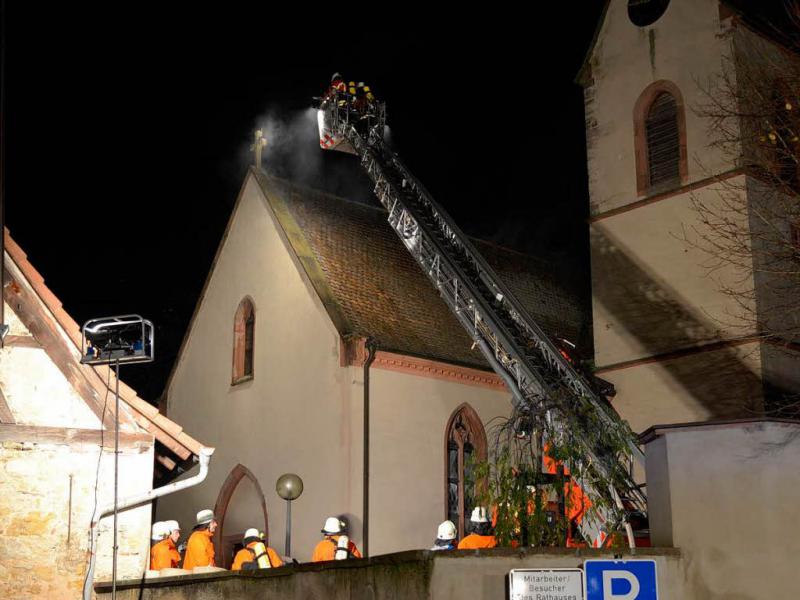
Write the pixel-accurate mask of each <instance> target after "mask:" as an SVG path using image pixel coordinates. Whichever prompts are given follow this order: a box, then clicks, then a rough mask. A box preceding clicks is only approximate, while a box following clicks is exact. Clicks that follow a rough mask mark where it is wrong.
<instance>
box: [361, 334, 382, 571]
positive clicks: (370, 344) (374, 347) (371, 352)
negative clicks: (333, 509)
mask: <svg viewBox="0 0 800 600" xmlns="http://www.w3.org/2000/svg"><path fill="white" fill-rule="evenodd" d="M364 346H365V347H366V349H367V360H365V361H364V482H363V483H362V488H363V490H364V510H363V515H364V518H363V523H362V531H363V537H364V558H367V557H368V556H369V368H370V367H371V366H372V362H373V361H374V360H375V353H376V352H377V351H378V344H377V342H376V341H375V340H373V339H372V338H367V340H366V342H364Z"/></svg>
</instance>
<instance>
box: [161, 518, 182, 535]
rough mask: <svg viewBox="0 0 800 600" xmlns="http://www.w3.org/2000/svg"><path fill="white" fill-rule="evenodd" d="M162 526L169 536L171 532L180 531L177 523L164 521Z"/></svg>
mask: <svg viewBox="0 0 800 600" xmlns="http://www.w3.org/2000/svg"><path fill="white" fill-rule="evenodd" d="M164 526H165V527H166V530H167V535H169V534H171V533H172V532H173V531H180V530H181V525H180V523H178V522H177V521H164Z"/></svg>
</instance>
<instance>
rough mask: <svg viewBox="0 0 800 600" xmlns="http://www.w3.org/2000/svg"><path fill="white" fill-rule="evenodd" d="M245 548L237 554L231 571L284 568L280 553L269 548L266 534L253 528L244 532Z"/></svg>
mask: <svg viewBox="0 0 800 600" xmlns="http://www.w3.org/2000/svg"><path fill="white" fill-rule="evenodd" d="M242 542H243V543H244V548H242V549H241V550H239V552H237V553H236V556H235V557H234V559H233V564H232V565H231V571H241V570H242V569H244V570H246V571H249V570H250V569H270V568H272V567H282V566H283V561H282V560H281V557H280V556H278V553H277V552H275V550H273V549H272V548H270V547H269V546H267V543H266V541H265V540H264V534H263V533H259V531H258V529H256V528H254V527H251V528H250V529H248V530H247V531H245V532H244V538H243V540H242Z"/></svg>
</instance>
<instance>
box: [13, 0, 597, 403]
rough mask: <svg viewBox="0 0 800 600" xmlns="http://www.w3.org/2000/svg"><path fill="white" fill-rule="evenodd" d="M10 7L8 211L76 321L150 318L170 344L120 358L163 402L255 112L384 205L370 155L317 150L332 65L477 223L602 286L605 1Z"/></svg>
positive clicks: (328, 182) (273, 138)
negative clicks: (590, 178) (597, 104)
mask: <svg viewBox="0 0 800 600" xmlns="http://www.w3.org/2000/svg"><path fill="white" fill-rule="evenodd" d="M8 4H9V5H10V6H8V7H7V8H6V32H7V39H6V51H7V62H6V66H7V76H6V86H7V88H6V89H7V92H6V165H7V180H6V224H7V226H8V227H9V229H10V230H11V233H12V235H13V236H14V238H15V239H16V240H17V242H18V243H19V244H20V245H21V246H22V247H23V249H24V250H25V251H26V252H27V254H28V256H29V258H30V260H31V262H32V263H33V264H34V266H36V268H37V269H38V270H39V271H40V272H41V273H42V275H43V276H44V277H45V280H46V282H47V284H48V285H49V286H50V288H51V289H52V290H53V291H54V292H55V294H56V295H57V296H58V297H59V298H60V299H61V300H62V302H63V303H64V306H65V308H66V310H67V311H68V312H69V313H70V314H71V315H72V316H73V317H74V318H75V320H76V321H78V322H79V323H80V322H83V321H84V320H86V319H87V318H90V317H97V316H106V315H114V314H124V313H129V312H136V313H139V314H142V315H143V316H145V317H146V318H149V319H151V320H152V321H153V322H154V323H155V325H156V336H157V338H156V353H157V361H156V362H155V363H154V364H153V365H144V366H132V367H129V368H126V369H123V379H125V380H126V381H127V382H129V383H130V384H131V385H133V386H134V387H135V388H136V389H137V390H138V391H139V392H140V394H141V395H142V396H143V397H145V398H147V399H149V400H155V399H156V398H157V397H158V395H159V394H160V393H161V390H162V387H163V383H164V381H165V379H166V376H167V375H168V373H169V370H170V368H171V366H172V363H173V361H174V359H175V355H176V352H177V349H178V346H179V344H180V341H181V339H182V337H183V334H184V331H185V328H186V326H187V324H188V321H189V318H190V317H191V314H192V311H193V309H194V306H195V303H196V301H197V298H198V295H199V293H200V289H201V287H202V285H203V282H204V280H205V277H206V275H207V272H208V269H209V267H210V264H211V260H212V258H213V256H214V252H215V250H216V247H217V244H218V242H219V240H220V237H221V235H222V232H223V230H224V228H225V225H226V223H227V220H228V217H229V216H230V212H231V209H232V207H233V203H234V201H235V199H236V195H237V193H238V190H239V188H240V186H241V183H242V181H243V177H244V173H245V170H246V168H247V165H248V156H247V147H248V145H249V143H250V138H251V136H252V132H253V129H254V128H255V126H256V125H262V126H265V127H266V129H267V134H268V137H269V138H270V146H269V152H268V153H267V154H266V156H265V163H264V166H265V168H267V169H268V170H271V171H273V172H275V173H277V174H280V175H284V176H289V177H293V178H297V179H301V180H303V181H305V182H306V183H309V184H311V185H314V186H316V187H321V188H324V189H327V190H329V191H332V192H335V193H339V194H342V195H347V196H349V197H352V198H354V199H357V200H360V201H364V202H376V201H375V200H374V199H372V198H371V193H370V188H369V186H368V180H367V177H366V175H364V174H363V173H362V172H361V170H360V167H359V165H358V161H357V159H355V158H354V157H351V156H347V155H336V154H324V153H322V151H321V150H319V148H318V145H317V142H316V130H315V126H314V124H313V122H309V121H308V120H307V119H306V117H307V114H308V113H307V112H305V111H308V107H309V106H310V101H311V97H312V96H315V95H319V94H320V93H321V92H322V91H323V90H324V87H325V86H326V84H327V82H328V81H329V79H330V76H331V74H332V73H333V72H334V71H341V72H342V73H343V75H344V76H345V78H346V79H354V80H356V81H358V80H364V81H366V82H367V83H368V84H369V85H371V86H372V88H373V90H374V91H375V92H376V94H377V95H378V96H379V98H381V99H383V100H385V101H386V102H387V111H388V124H389V126H390V128H391V141H392V144H393V145H394V147H395V148H396V150H397V151H398V152H399V154H400V156H401V157H402V158H403V159H404V160H405V162H406V163H407V164H408V166H409V167H410V168H411V170H412V172H414V173H415V174H416V175H417V177H418V178H419V179H420V180H421V181H422V182H423V183H424V184H425V185H426V187H427V188H428V189H429V190H430V191H431V192H432V193H433V195H434V197H436V198H437V200H438V201H439V202H440V203H441V204H443V205H444V206H445V208H446V209H447V210H448V211H449V212H450V213H451V214H452V216H453V217H454V218H455V219H456V221H457V222H458V224H459V225H460V226H461V227H462V229H464V230H465V231H466V232H467V233H469V234H471V235H475V236H477V237H482V238H484V239H490V240H493V241H495V242H497V243H500V244H502V245H506V246H510V247H512V248H516V249H519V250H522V251H525V252H528V253H531V254H534V255H537V256H541V257H544V258H548V259H550V260H552V261H553V262H554V264H555V265H556V267H557V269H558V270H559V272H562V273H565V274H570V273H571V274H575V275H577V276H578V277H579V278H580V279H582V280H583V281H584V282H585V284H587V285H588V232H587V225H586V216H587V214H588V193H587V182H586V164H585V160H586V154H585V138H584V117H583V99H582V91H581V89H580V87H579V86H578V85H576V84H575V83H574V78H575V75H576V73H577V71H578V69H579V67H580V65H581V63H582V61H583V57H584V55H585V53H586V50H587V49H588V47H589V44H590V41H591V38H592V34H593V32H594V29H595V26H596V24H597V20H598V18H599V15H600V11H601V9H602V4H603V1H602V0H583V1H582V2H580V3H567V2H562V3H536V4H535V9H533V11H532V12H531V8H529V9H528V10H526V11H525V12H524V14H523V13H522V12H517V13H514V12H508V11H497V12H496V13H494V14H492V13H488V14H487V13H486V12H474V13H472V12H461V13H459V14H458V15H455V14H453V15H451V16H450V17H448V18H444V17H442V18H436V19H434V18H433V17H432V16H430V15H427V14H425V13H421V12H420V13H416V14H414V15H413V16H409V17H405V18H402V19H394V20H392V21H391V23H388V22H387V21H386V20H384V19H382V18H377V15H378V13H375V14H374V16H375V17H376V19H375V20H374V21H373V22H371V23H366V22H362V23H361V24H359V23H356V22H355V21H353V22H351V21H349V20H348V18H347V15H346V14H345V13H346V12H348V11H352V12H354V13H357V12H362V13H364V14H367V15H368V16H369V14H368V13H369V12H370V11H369V10H368V7H369V5H367V4H363V3H362V4H357V3H356V4H350V5H336V6H338V8H336V9H335V10H334V5H329V8H328V9H327V14H331V15H334V14H335V19H334V20H331V19H330V18H329V19H327V20H326V19H324V18H323V17H322V16H319V17H318V16H315V15H316V14H320V15H321V14H323V13H322V12H321V9H316V8H314V7H313V5H311V4H308V5H306V6H302V7H301V9H302V10H301V11H298V13H296V14H283V13H281V12H278V11H275V10H274V9H271V8H268V7H269V4H268V3H258V4H257V5H256V6H258V7H259V8H257V9H256V8H247V9H245V8H234V7H231V5H230V4H228V5H226V6H225V8H223V7H221V6H220V7H217V8H215V9H214V10H209V9H200V8H199V7H200V5H199V4H197V3H192V4H189V3H186V4H184V5H183V6H182V7H165V6H164V3H161V4H153V5H149V6H146V5H144V4H142V3H137V4H132V5H128V7H129V9H128V10H126V9H125V8H124V7H123V6H122V5H113V6H112V5H97V6H95V7H93V8H90V7H86V6H81V5H74V4H70V5H66V4H62V5H55V6H50V5H48V6H45V5H37V4H36V3H32V2H26V3H8ZM348 6H349V8H348ZM485 6H488V5H485ZM485 6H484V8H485ZM304 119H305V120H304ZM305 124H309V126H310V127H306V126H304V125H305ZM584 289H586V288H584Z"/></svg>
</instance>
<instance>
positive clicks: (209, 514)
mask: <svg viewBox="0 0 800 600" xmlns="http://www.w3.org/2000/svg"><path fill="white" fill-rule="evenodd" d="M214 519H215V517H214V511H213V510H209V509H207V508H206V509H205V510H201V511H200V512H199V513H197V524H198V525H206V524H207V523H211V521H213V520H214Z"/></svg>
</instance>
